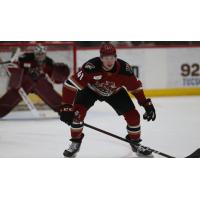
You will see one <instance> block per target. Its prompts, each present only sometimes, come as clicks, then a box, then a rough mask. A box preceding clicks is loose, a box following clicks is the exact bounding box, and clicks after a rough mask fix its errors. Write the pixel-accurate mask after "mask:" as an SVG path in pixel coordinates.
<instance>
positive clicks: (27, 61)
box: [17, 53, 54, 76]
mask: <svg viewBox="0 0 200 200" xmlns="http://www.w3.org/2000/svg"><path fill="white" fill-rule="evenodd" d="M17 64H18V66H19V67H21V68H23V69H25V71H28V72H31V73H32V72H33V71H34V72H37V73H38V74H42V73H47V74H48V75H49V76H51V74H52V71H53V65H54V62H53V60H52V59H51V58H49V57H46V58H45V60H44V61H43V62H42V63H37V61H36V60H35V57H34V53H25V54H23V55H21V56H20V57H19V61H18V63H17Z"/></svg>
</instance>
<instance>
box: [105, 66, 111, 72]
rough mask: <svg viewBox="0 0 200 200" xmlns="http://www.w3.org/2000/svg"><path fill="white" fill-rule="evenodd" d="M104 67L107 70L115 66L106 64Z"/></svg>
mask: <svg viewBox="0 0 200 200" xmlns="http://www.w3.org/2000/svg"><path fill="white" fill-rule="evenodd" d="M104 68H105V69H106V70H107V71H109V70H111V69H112V68H113V65H110V66H109V65H107V66H104Z"/></svg>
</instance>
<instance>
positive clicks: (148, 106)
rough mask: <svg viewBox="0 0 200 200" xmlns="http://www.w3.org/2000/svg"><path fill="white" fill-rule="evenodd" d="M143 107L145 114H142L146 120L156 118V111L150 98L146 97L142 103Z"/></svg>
mask: <svg viewBox="0 0 200 200" xmlns="http://www.w3.org/2000/svg"><path fill="white" fill-rule="evenodd" d="M142 106H143V107H144V109H145V111H146V112H145V114H144V115H143V119H145V120H147V121H151V120H152V121H154V120H155V119H156V111H155V108H154V106H153V104H152V102H151V99H147V100H146V101H145V103H144V104H143V105H142Z"/></svg>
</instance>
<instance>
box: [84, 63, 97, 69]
mask: <svg viewBox="0 0 200 200" xmlns="http://www.w3.org/2000/svg"><path fill="white" fill-rule="evenodd" d="M94 68H95V66H94V65H92V64H91V63H87V64H86V65H85V69H90V70H91V69H94Z"/></svg>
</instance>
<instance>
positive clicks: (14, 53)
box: [0, 48, 21, 65]
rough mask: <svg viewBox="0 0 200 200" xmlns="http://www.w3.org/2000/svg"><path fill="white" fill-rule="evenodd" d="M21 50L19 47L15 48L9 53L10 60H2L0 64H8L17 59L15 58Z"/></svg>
mask: <svg viewBox="0 0 200 200" xmlns="http://www.w3.org/2000/svg"><path fill="white" fill-rule="evenodd" d="M20 52H21V50H20V48H17V49H16V50H15V51H14V52H13V53H12V55H11V58H10V60H7V61H4V62H0V65H5V64H10V63H13V62H14V61H15V60H17V58H18V57H19V54H20Z"/></svg>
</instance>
